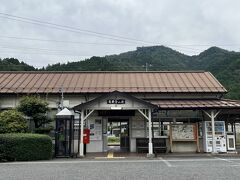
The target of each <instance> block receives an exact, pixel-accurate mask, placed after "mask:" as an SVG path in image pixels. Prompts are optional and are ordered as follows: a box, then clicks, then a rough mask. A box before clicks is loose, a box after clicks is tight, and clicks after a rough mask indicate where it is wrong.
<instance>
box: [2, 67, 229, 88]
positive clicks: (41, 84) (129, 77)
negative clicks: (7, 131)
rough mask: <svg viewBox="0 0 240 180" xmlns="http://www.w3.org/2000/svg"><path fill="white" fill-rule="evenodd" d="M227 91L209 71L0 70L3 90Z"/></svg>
mask: <svg viewBox="0 0 240 180" xmlns="http://www.w3.org/2000/svg"><path fill="white" fill-rule="evenodd" d="M61 87H62V88H63V89H64V92H65V93H102V92H112V91H115V90H117V91H120V92H221V93H224V92H226V89H225V88H224V87H223V86H222V85H221V84H220V83H219V82H218V81H217V80H216V79H215V78H214V77H213V75H212V74H211V73H209V72H170V71H165V72H0V93H13V92H15V93H58V92H59V90H60V88H61Z"/></svg>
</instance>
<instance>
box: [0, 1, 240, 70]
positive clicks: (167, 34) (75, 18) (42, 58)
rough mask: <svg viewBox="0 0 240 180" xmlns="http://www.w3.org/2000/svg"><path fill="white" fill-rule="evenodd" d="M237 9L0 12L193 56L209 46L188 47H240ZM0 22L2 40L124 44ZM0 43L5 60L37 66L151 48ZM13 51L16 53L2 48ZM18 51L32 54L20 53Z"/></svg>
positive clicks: (9, 8)
mask: <svg viewBox="0 0 240 180" xmlns="http://www.w3.org/2000/svg"><path fill="white" fill-rule="evenodd" d="M238 7H240V2H239V1H238V0H232V1H228V0H211V1H209V0H201V1H192V0H181V1H179V0H161V1H159V0H151V1H146V0H68V1H66V0H61V1H60V0H51V1H48V0H34V1H29V0H11V1H9V0H1V6H0V12H4V13H8V14H13V15H17V16H22V17H29V18H33V19H39V20H42V21H48V22H53V23H57V24H62V25H67V26H72V27H77V28H81V29H88V30H92V31H97V32H102V33H106V34H115V35H119V36H126V37H129V38H134V39H140V40H144V41H149V42H156V43H158V44H164V45H172V44H177V45H180V47H175V46H172V47H173V48H174V49H176V50H179V51H181V52H183V53H185V54H190V55H192V54H197V53H199V52H201V51H202V50H204V49H206V48H208V46H190V47H189V46H184V45H191V44H192V45H204V44H206V45H208V44H209V46H210V45H224V44H230V45H231V44H240V34H239V31H240V24H239V21H240V13H239V10H238ZM0 22H1V27H0V34H1V35H2V36H3V35H4V36H16V37H30V38H38V39H54V40H63V41H81V42H93V43H112V44H124V43H125V42H121V41H113V40H110V39H102V38H99V37H95V36H89V35H86V34H84V33H72V32H67V31H61V30H57V29H51V28H46V27H41V26H37V25H32V24H26V23H20V22H14V21H10V20H7V19H3V18H0ZM0 42H1V43H0V57H1V58H4V57H10V56H13V57H16V58H19V59H21V60H23V61H25V62H27V63H29V64H32V65H35V66H46V65H47V64H48V63H56V62H67V61H76V60H81V59H84V58H86V57H90V56H93V55H95V56H104V55H110V54H117V53H121V52H124V51H129V50H134V49H135V48H136V47H137V46H142V45H151V44H143V43H141V42H135V43H134V44H133V46H123V45H122V46H119V45H112V46H106V45H86V44H66V43H64V44H63V43H62V44H61V43H47V42H38V41H24V40H11V39H6V38H1V37H0ZM13 45H14V46H17V47H15V48H11V49H6V48H2V47H3V46H11V47H12V46H13ZM19 47H28V48H33V49H24V48H23V49H19ZM34 48H35V49H34ZM223 48H226V49H230V50H237V51H239V48H240V47H239V46H223ZM37 49H48V50H37ZM50 50H61V51H50ZM16 52H18V53H16ZM54 54H58V55H54ZM69 54H71V55H74V56H69ZM77 55H78V56H77Z"/></svg>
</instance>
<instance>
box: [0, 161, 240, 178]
mask: <svg viewBox="0 0 240 180" xmlns="http://www.w3.org/2000/svg"><path fill="white" fill-rule="evenodd" d="M0 179H4V180H11V179H14V180H15V179H18V180H19V179H24V180H30V179H31V180H32V179H36V180H40V179H44V180H48V179H49V180H50V179H51V180H53V179H58V180H62V179H67V180H72V179H83V180H94V179H101V180H109V179H114V180H115V179H119V180H120V179H121V180H125V179H130V180H135V179H136V180H141V179H144V180H146V179H147V180H148V179H153V180H165V179H166V180H175V179H176V180H195V179H201V180H204V179H207V180H211V179H214V180H222V179H223V180H227V179H231V180H235V179H236V180H239V179H240V158H239V157H221V156H220V157H219V156H218V157H212V156H209V157H206V156H205V157H191V156H189V157H163V158H161V157H158V158H155V159H152V160H149V159H105V160H104V159H101V160H93V159H91V160H90V159H88V160H86V159H57V160H52V161H37V162H13V163H0Z"/></svg>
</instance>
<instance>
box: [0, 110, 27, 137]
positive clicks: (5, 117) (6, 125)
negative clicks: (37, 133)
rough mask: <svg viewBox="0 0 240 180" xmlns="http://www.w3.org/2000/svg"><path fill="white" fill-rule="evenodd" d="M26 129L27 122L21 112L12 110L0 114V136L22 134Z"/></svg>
mask: <svg viewBox="0 0 240 180" xmlns="http://www.w3.org/2000/svg"><path fill="white" fill-rule="evenodd" d="M27 129H28V125H27V120H26V119H25V118H24V116H23V114H22V113H21V112H18V111H17V110H15V109H13V110H6V111H3V112H1V113H0V134H3V133H24V132H26V131H27Z"/></svg>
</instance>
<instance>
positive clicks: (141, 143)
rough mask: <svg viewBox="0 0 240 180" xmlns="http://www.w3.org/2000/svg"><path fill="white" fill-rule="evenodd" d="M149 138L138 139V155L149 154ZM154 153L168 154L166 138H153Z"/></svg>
mask: <svg viewBox="0 0 240 180" xmlns="http://www.w3.org/2000/svg"><path fill="white" fill-rule="evenodd" d="M148 142H149V139H148V138H136V151H137V153H147V152H148ZM152 142H153V152H154V153H155V154H156V153H166V151H167V145H166V139H165V138H153V139H152Z"/></svg>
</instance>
